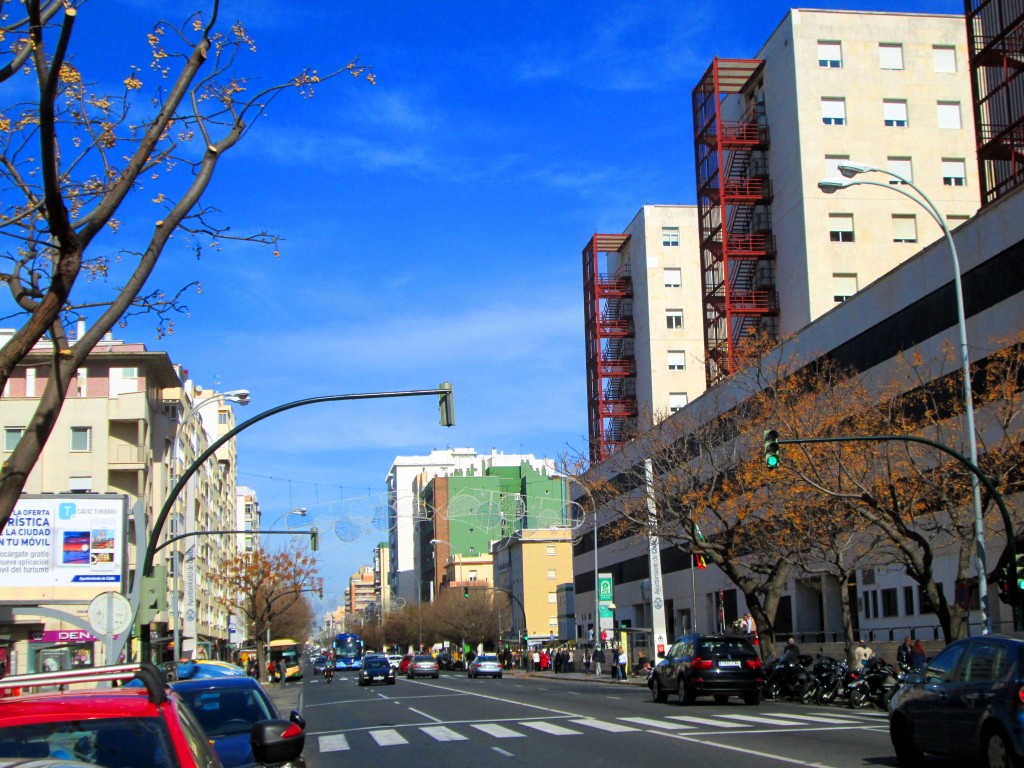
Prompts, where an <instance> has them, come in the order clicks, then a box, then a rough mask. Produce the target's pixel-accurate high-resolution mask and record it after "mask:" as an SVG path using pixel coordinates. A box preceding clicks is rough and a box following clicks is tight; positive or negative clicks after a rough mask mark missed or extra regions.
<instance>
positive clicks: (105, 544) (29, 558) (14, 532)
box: [0, 494, 128, 592]
mask: <svg viewBox="0 0 1024 768" xmlns="http://www.w3.org/2000/svg"><path fill="white" fill-rule="evenodd" d="M127 502H128V500H127V497H126V496H121V495H113V494H81V495H79V494H52V495H46V496H22V497H21V499H19V501H18V503H17V504H16V505H15V507H14V512H13V513H12V514H11V518H10V520H8V521H7V525H5V526H4V529H3V531H2V532H0V583H2V584H3V585H4V586H5V587H33V588H52V587H88V588H89V591H90V592H96V588H97V587H105V588H106V589H107V590H111V589H112V590H115V591H121V589H122V586H123V583H124V572H125V563H126V552H127V541H126V524H125V523H126V518H127Z"/></svg>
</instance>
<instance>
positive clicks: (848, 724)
mask: <svg viewBox="0 0 1024 768" xmlns="http://www.w3.org/2000/svg"><path fill="white" fill-rule="evenodd" d="M886 722H887V720H886V717H885V714H884V713H878V715H877V716H874V715H873V714H866V713H859V714H856V715H855V714H844V713H840V712H837V713H831V712H825V713H822V714H813V715H803V714H791V713H788V712H785V713H779V714H777V715H775V714H764V715H761V714H758V715H748V714H739V713H736V714H733V713H725V712H723V713H721V714H715V715H708V716H703V717H702V716H697V715H667V716H665V717H617V718H614V719H609V720H598V719H595V718H589V717H579V718H573V717H569V718H558V719H556V720H551V719H537V720H517V721H515V722H505V721H502V722H500V723H499V722H480V723H457V724H455V723H449V724H447V725H444V724H432V725H407V726H402V727H398V728H369V729H365V730H353V731H349V732H347V733H325V734H320V735H319V736H318V747H319V750H320V752H321V753H327V752H343V751H347V750H349V749H352V748H353V746H354V745H360V746H361V743H363V742H365V740H369V742H370V744H371V745H375V746H378V747H398V746H405V745H408V744H410V743H416V742H418V741H423V740H428V741H430V740H432V741H435V742H456V741H469V740H470V739H471V738H472V737H477V736H484V737H490V738H492V739H522V738H527V737H528V736H531V735H536V734H538V733H541V734H546V735H548V736H556V737H562V736H580V735H583V734H585V733H586V732H588V731H594V730H597V731H604V732H607V733H632V732H635V733H641V732H649V731H660V732H664V733H678V734H693V735H697V734H701V735H707V734H709V733H722V734H725V733H742V732H743V731H744V730H763V729H765V728H794V727H796V728H805V729H806V728H869V727H877V726H879V725H885V724H886ZM460 728H461V729H464V730H465V732H462V731H460V730H458V729H460Z"/></svg>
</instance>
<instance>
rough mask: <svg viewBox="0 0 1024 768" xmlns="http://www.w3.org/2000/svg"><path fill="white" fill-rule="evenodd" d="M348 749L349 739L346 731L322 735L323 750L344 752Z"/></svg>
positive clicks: (321, 744) (321, 748) (321, 745)
mask: <svg viewBox="0 0 1024 768" xmlns="http://www.w3.org/2000/svg"><path fill="white" fill-rule="evenodd" d="M347 749H348V739H346V738H345V734H344V733H332V734H328V735H327V736H321V737H320V751H321V752H342V751H344V750H347Z"/></svg>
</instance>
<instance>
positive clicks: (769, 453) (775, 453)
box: [764, 429, 779, 469]
mask: <svg viewBox="0 0 1024 768" xmlns="http://www.w3.org/2000/svg"><path fill="white" fill-rule="evenodd" d="M764 463H765V466H767V467H768V469H775V468H776V467H777V466H779V433H778V432H776V431H775V430H774V429H766V430H765V431H764Z"/></svg>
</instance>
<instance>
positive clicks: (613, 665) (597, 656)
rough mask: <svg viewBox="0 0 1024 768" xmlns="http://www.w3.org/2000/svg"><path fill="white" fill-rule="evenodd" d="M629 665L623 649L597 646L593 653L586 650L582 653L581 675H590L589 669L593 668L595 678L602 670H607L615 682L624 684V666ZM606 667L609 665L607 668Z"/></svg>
mask: <svg viewBox="0 0 1024 768" xmlns="http://www.w3.org/2000/svg"><path fill="white" fill-rule="evenodd" d="M628 663H629V657H628V656H627V655H626V649H625V648H608V649H605V648H602V647H600V646H598V647H597V648H596V649H595V650H594V652H593V653H591V652H590V649H589V648H587V649H585V650H584V651H583V674H585V675H589V674H590V667H591V665H593V667H594V675H595V676H597V677H600V676H601V671H602V670H603V669H608V670H609V673H610V674H611V676H612V677H614V678H615V679H616V680H619V681H621V682H623V683H624V682H626V665H627V664H628ZM606 665H610V666H607V667H606Z"/></svg>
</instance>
